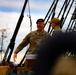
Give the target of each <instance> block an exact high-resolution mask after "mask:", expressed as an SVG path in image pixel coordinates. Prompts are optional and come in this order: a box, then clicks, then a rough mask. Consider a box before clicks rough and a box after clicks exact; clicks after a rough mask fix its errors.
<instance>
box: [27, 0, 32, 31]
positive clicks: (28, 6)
mask: <svg viewBox="0 0 76 75" xmlns="http://www.w3.org/2000/svg"><path fill="white" fill-rule="evenodd" d="M28 12H29V15H28V17H29V19H30V32H31V31H32V19H31V14H30V4H29V0H28Z"/></svg>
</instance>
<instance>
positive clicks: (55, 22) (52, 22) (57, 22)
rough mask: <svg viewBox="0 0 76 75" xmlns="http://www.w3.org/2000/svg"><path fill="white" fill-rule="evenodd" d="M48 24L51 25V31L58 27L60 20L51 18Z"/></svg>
mask: <svg viewBox="0 0 76 75" xmlns="http://www.w3.org/2000/svg"><path fill="white" fill-rule="evenodd" d="M48 23H50V24H51V26H52V28H53V29H55V27H60V20H59V18H53V19H52V20H51V21H49V22H48Z"/></svg>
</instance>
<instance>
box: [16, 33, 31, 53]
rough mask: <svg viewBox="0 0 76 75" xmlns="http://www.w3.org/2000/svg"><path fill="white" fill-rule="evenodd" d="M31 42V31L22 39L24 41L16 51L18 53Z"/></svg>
mask: <svg viewBox="0 0 76 75" xmlns="http://www.w3.org/2000/svg"><path fill="white" fill-rule="evenodd" d="M29 43H30V33H29V34H28V35H27V36H26V37H25V38H24V39H23V40H22V42H21V43H20V44H19V45H18V47H17V48H16V50H15V53H16V54H17V53H18V52H20V51H21V50H22V49H23V48H24V47H26V46H27V45H28V44H29Z"/></svg>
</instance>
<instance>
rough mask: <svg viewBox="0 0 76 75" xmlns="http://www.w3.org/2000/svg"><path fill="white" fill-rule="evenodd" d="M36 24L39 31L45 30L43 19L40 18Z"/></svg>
mask: <svg viewBox="0 0 76 75" xmlns="http://www.w3.org/2000/svg"><path fill="white" fill-rule="evenodd" d="M36 24H37V28H38V30H39V31H41V30H43V29H44V26H45V25H44V20H43V19H42V18H39V19H38V20H37V21H36Z"/></svg>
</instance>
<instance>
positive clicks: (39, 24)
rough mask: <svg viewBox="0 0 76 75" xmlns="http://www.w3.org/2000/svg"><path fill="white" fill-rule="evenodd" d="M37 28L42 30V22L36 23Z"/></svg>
mask: <svg viewBox="0 0 76 75" xmlns="http://www.w3.org/2000/svg"><path fill="white" fill-rule="evenodd" d="M37 28H38V30H42V29H44V22H38V23H37Z"/></svg>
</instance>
